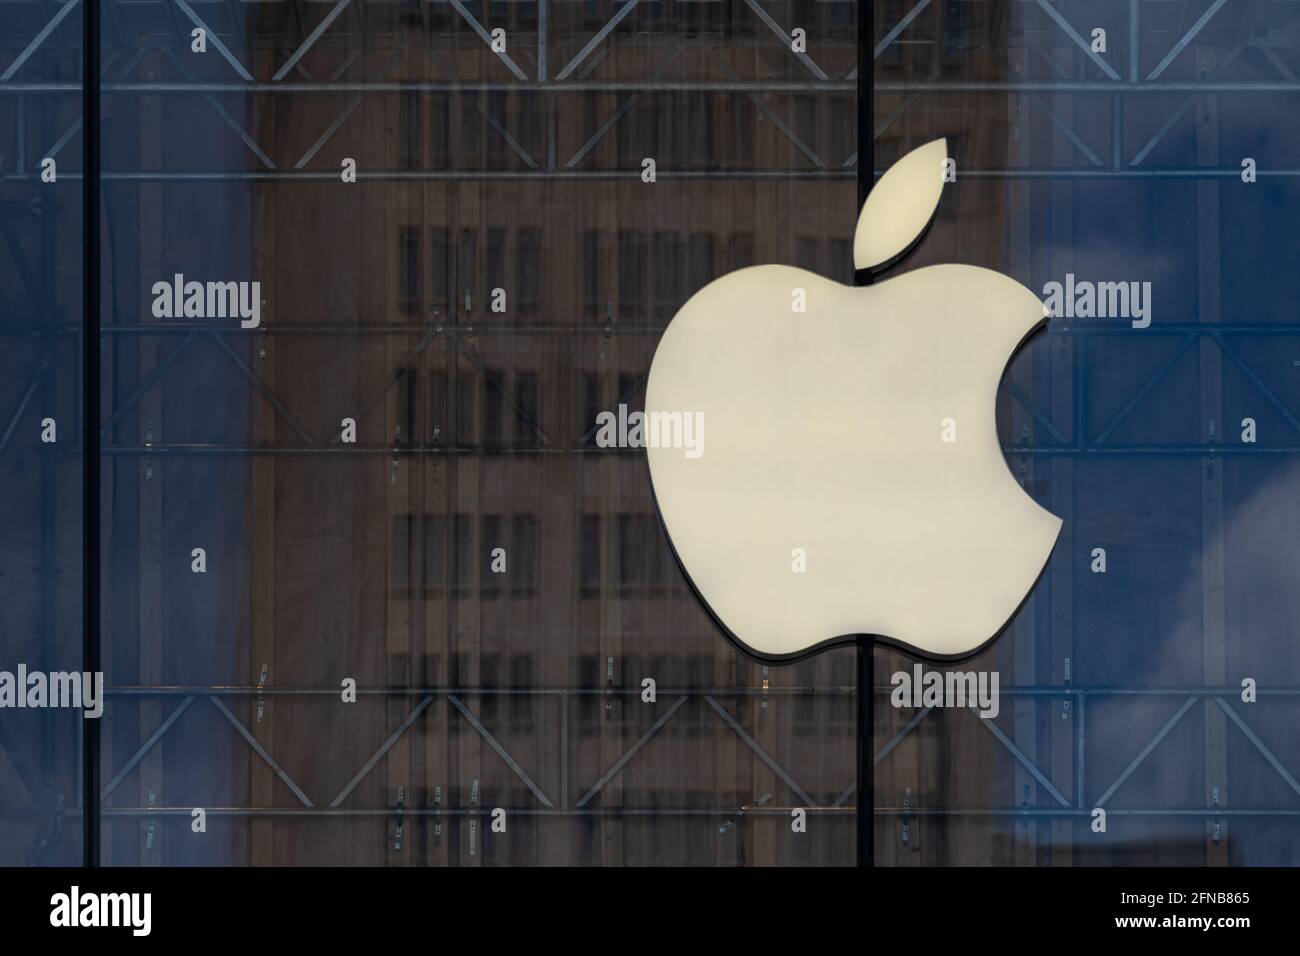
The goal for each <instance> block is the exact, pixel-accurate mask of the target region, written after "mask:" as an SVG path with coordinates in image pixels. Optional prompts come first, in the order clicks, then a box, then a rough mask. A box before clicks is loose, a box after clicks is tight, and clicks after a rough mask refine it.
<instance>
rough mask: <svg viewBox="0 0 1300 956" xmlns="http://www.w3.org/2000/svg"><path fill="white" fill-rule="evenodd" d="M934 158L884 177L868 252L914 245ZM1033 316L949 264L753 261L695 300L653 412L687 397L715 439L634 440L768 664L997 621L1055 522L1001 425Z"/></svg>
mask: <svg viewBox="0 0 1300 956" xmlns="http://www.w3.org/2000/svg"><path fill="white" fill-rule="evenodd" d="M946 158H947V143H946V141H945V140H936V141H934V142H931V143H928V144H926V145H925V146H922V147H920V148H919V149H916V150H914V151H912V152H911V153H909V154H908V155H907V156H905V157H903V158H902V159H901V160H899V161H898V162H897V163H896V164H894V166H892V167H891V168H890V169H889V171H888V172H887V173H886V174H885V175H884V176H883V177H882V178H881V180H880V182H879V183H878V184H877V186H876V188H875V189H873V190H872V191H871V193H870V195H869V198H868V199H867V202H866V204H865V205H864V206H863V209H862V214H861V217H860V218H859V220H858V228H857V233H856V237H855V241H854V260H855V263H856V265H857V267H858V268H859V269H881V270H883V269H884V268H888V267H889V266H891V265H893V264H896V263H897V262H898V261H900V260H901V259H902V258H903V257H904V256H905V255H906V253H907V252H909V251H910V250H911V249H912V248H914V247H915V245H916V243H917V242H919V240H920V238H921V237H922V236H923V234H924V232H925V230H926V227H927V226H928V225H929V223H930V221H931V219H932V218H933V215H934V211H935V209H936V207H937V205H938V201H939V196H940V193H941V192H942V189H943V175H942V172H943V166H944V162H945V160H946ZM800 289H802V290H803V292H804V295H805V297H806V311H804V312H797V311H795V310H794V308H793V306H792V303H794V302H796V301H797V300H798V293H797V292H796V290H800ZM1045 322H1046V317H1045V314H1044V309H1043V304H1042V302H1041V301H1039V299H1038V298H1037V297H1036V296H1035V295H1034V294H1033V293H1032V292H1031V291H1030V290H1029V289H1026V288H1025V287H1024V286H1022V285H1020V284H1019V283H1017V282H1015V281H1014V280H1012V279H1010V278H1008V277H1006V276H1003V275H1001V274H999V273H996V272H992V271H990V270H987V269H981V268H976V267H973V266H964V265H955V264H954V265H939V266H931V267H928V268H924V269H920V270H917V271H915V272H910V273H907V274H905V275H902V276H899V277H897V278H893V279H890V280H888V281H886V282H882V283H880V284H878V285H873V286H869V287H863V288H859V287H853V286H845V285H840V284H838V283H835V282H831V281H829V280H827V279H824V278H822V277H820V276H817V275H814V274H812V273H809V272H804V271H803V270H800V269H794V268H789V267H786V266H778V265H766V266H756V267H753V268H748V269H741V270H739V271H737V272H733V273H731V274H729V275H726V276H723V277H722V278H720V279H718V280H716V281H714V282H712V283H710V284H709V285H707V286H705V287H704V288H703V289H701V290H700V291H699V292H698V293H696V294H695V295H694V296H692V297H691V299H690V300H689V301H688V302H687V303H686V304H685V305H683V306H682V308H681V311H679V312H678V313H677V315H676V316H675V317H674V319H673V321H672V323H671V324H670V325H669V326H668V329H667V330H666V331H665V333H664V335H663V338H662V340H661V341H660V342H659V346H658V349H657V351H656V352H655V356H654V361H653V363H652V364H651V367H650V377H649V380H648V383H647V386H646V413H647V419H649V418H650V416H651V415H653V414H654V413H655V412H659V413H661V414H662V413H672V412H678V413H683V414H690V413H697V414H699V415H700V416H702V420H703V422H704V423H707V426H708V444H707V448H706V449H705V451H704V453H703V454H702V455H700V456H698V457H695V458H690V457H687V455H685V454H684V453H683V450H682V449H681V448H680V447H671V446H668V445H660V446H657V447H656V446H654V445H651V447H648V448H647V450H646V451H647V457H648V460H649V466H650V477H651V483H652V487H653V490H654V496H655V501H656V505H657V507H658V509H659V514H660V517H661V519H662V521H663V525H664V528H665V530H666V532H667V534H668V538H669V541H670V542H671V544H672V547H673V550H674V552H675V554H676V556H677V560H678V562H679V563H680V565H681V566H682V569H683V571H684V572H685V574H686V576H687V577H688V579H689V580H690V583H691V585H692V587H693V589H694V590H695V593H696V594H697V595H698V596H699V598H700V600H701V601H702V602H703V603H704V605H705V606H706V607H707V609H708V610H709V612H710V613H711V614H712V616H713V617H714V619H715V620H716V621H717V622H718V623H719V624H720V625H721V627H722V628H723V629H724V631H725V632H726V633H727V634H728V636H730V637H731V638H732V639H733V640H735V641H736V642H738V643H740V644H741V645H743V646H744V647H745V648H746V649H747V650H749V651H750V652H751V653H754V654H756V655H758V656H760V657H765V658H774V659H779V658H789V657H792V656H797V655H801V654H804V653H806V652H808V651H810V650H813V649H815V648H817V647H820V646H822V645H825V644H828V643H832V642H836V641H843V640H850V639H855V638H857V637H861V636H864V635H870V636H873V637H875V638H876V639H877V640H881V641H885V642H890V643H896V644H900V645H902V646H904V647H906V648H908V649H910V650H913V651H915V652H918V653H920V654H922V655H925V656H930V657H935V658H954V657H960V656H965V655H968V654H970V653H973V652H974V651H976V650H978V649H979V648H980V647H981V646H982V645H983V644H985V643H986V642H988V641H989V640H991V639H992V638H994V637H996V636H997V634H998V633H999V632H1000V631H1001V630H1002V629H1003V628H1004V627H1005V626H1006V624H1007V622H1008V621H1009V620H1010V618H1011V617H1012V616H1013V615H1014V613H1015V612H1016V610H1017V608H1018V607H1019V606H1020V604H1021V603H1022V602H1023V600H1024V599H1025V597H1026V595H1027V594H1028V593H1029V591H1030V590H1031V589H1032V588H1033V586H1034V583H1035V582H1036V581H1037V579H1038V576H1039V575H1040V574H1041V573H1042V570H1043V568H1044V567H1045V566H1046V563H1047V559H1048V557H1049V556H1050V555H1051V552H1052V548H1053V546H1054V545H1055V543H1056V538H1057V534H1058V532H1059V531H1060V528H1061V521H1060V519H1059V518H1057V517H1056V516H1055V515H1053V514H1051V513H1050V512H1048V511H1045V510H1044V509H1043V508H1041V507H1039V505H1038V504H1037V503H1035V502H1034V501H1033V500H1032V499H1031V498H1029V497H1028V496H1027V495H1026V494H1025V492H1024V490H1023V489H1022V488H1021V487H1020V485H1019V484H1018V483H1017V482H1016V480H1015V479H1014V478H1013V477H1012V475H1011V473H1010V471H1009V470H1008V468H1007V465H1006V462H1005V461H1004V460H1003V457H1002V450H1001V447H1000V445H999V442H998V435H997V427H996V423H995V420H994V405H995V399H996V396H997V390H998V383H999V381H1000V380H1001V378H1002V374H1003V372H1004V370H1005V368H1006V366H1007V364H1008V363H1009V362H1010V360H1011V357H1012V355H1013V354H1014V353H1015V351H1016V349H1017V348H1018V347H1019V346H1020V345H1021V344H1022V343H1023V342H1024V341H1025V340H1026V339H1027V338H1028V337H1029V336H1030V335H1031V334H1032V333H1033V332H1034V331H1036V330H1037V329H1038V328H1039V327H1041V326H1042V325H1043V324H1044V323H1045Z"/></svg>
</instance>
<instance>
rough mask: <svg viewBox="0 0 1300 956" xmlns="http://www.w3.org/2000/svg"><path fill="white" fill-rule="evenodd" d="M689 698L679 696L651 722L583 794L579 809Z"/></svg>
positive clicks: (614, 775) (611, 778) (616, 773)
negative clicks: (625, 751)
mask: <svg viewBox="0 0 1300 956" xmlns="http://www.w3.org/2000/svg"><path fill="white" fill-rule="evenodd" d="M688 700H690V698H689V697H687V696H685V695H683V696H681V697H678V698H677V699H676V700H675V701H673V704H672V706H671V707H669V708H668V709H667V710H666V711H664V713H662V714H660V715H659V719H658V720H656V721H655V722H654V723H653V724H651V725H650V727H649V729H647V730H646V732H645V733H643V734H642V735H641V736H640V737H638V738H637V741H636V743H634V744H633V745H632V746H631V747H629V748H628V750H627V753H625V754H623V756H621V757H619V758H618V760H616V761H615V762H614V766H612V767H610V768H609V769H608V770H606V771H605V773H604V774H602V775H601V778H600V779H599V780H597V781H596V782H595V784H593V785H592V788H591V789H590V790H588V791H587V793H586V795H585V796H583V798H582V799H581V800H579V801H578V804H577V807H578V809H579V810H581V809H582V808H583V807H585V806H586V805H587V803H588V802H590V801H591V799H592V798H593V797H594V796H596V794H598V793H600V791H601V788H603V787H604V786H605V784H607V783H609V782H610V781H611V780H613V779H614V778H615V777H616V776H618V773H619V771H621V770H622V769H623V768H624V767H625V766H627V762H628V761H629V760H631V759H632V758H633V757H635V756H636V754H637V751H639V750H640V749H641V748H642V747H644V746H645V745H646V744H647V743H649V742H650V738H651V737H653V736H654V735H655V734H657V733H659V731H661V730H663V728H664V725H665V724H666V723H668V721H670V720H672V719H673V715H674V714H675V713H677V712H678V711H679V710H681V709H682V706H683V705H684V704H685V703H686V702H687V701H688Z"/></svg>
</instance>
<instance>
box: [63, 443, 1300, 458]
mask: <svg viewBox="0 0 1300 956" xmlns="http://www.w3.org/2000/svg"><path fill="white" fill-rule="evenodd" d="M101 452H102V454H104V455H114V456H126V457H132V456H139V455H149V454H153V455H157V456H159V457H164V456H175V455H258V456H265V455H291V456H292V455H299V456H301V455H307V456H312V455H344V456H358V455H359V456H365V455H391V456H392V457H394V458H423V457H429V458H457V457H466V456H481V457H484V458H491V457H493V456H506V455H509V456H515V457H524V458H536V457H541V456H547V455H611V456H616V455H621V456H640V455H643V454H644V453H645V450H644V449H641V448H594V447H579V448H555V447H545V448H535V447H525V446H519V447H516V446H502V447H499V448H490V447H487V446H479V445H461V446H449V445H429V446H416V447H411V446H387V445H368V446H367V445H347V446H343V445H311V446H301V447H299V446H283V445H219V444H213V443H208V442H170V443H166V444H156V445H105V446H103V448H102V449H101ZM1002 453H1003V454H1004V455H1012V456H1025V455H1033V456H1038V457H1043V456H1047V457H1053V458H1062V457H1065V458H1093V457H1107V458H1151V457H1155V458H1216V457H1220V456H1224V457H1240V456H1257V457H1262V458H1268V457H1276V456H1278V455H1300V445H1258V444H1250V445H1247V444H1242V445H1101V446H1092V445H1090V446H1087V447H1085V448H1080V447H1078V446H1069V445H1004V446H1003V447H1002ZM64 454H69V455H75V454H80V449H77V448H73V449H68V450H67V451H65V452H64Z"/></svg>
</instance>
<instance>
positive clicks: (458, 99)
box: [397, 90, 856, 170]
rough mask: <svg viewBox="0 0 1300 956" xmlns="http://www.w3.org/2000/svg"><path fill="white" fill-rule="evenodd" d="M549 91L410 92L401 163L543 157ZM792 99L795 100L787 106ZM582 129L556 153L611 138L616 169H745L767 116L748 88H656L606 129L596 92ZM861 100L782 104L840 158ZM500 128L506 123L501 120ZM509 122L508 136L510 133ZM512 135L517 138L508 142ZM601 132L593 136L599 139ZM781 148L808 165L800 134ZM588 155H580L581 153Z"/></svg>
mask: <svg viewBox="0 0 1300 956" xmlns="http://www.w3.org/2000/svg"><path fill="white" fill-rule="evenodd" d="M545 96H546V94H542V93H529V92H523V91H509V92H507V91H503V90H497V91H492V90H490V91H488V92H486V93H483V94H480V95H479V96H477V97H471V96H469V95H467V94H465V93H428V92H420V91H407V92H404V93H402V94H401V100H400V102H399V104H398V114H397V116H398V122H397V163H398V166H399V167H400V168H403V169H483V168H487V169H500V168H510V167H516V166H519V167H522V166H524V165H527V160H526V159H525V158H524V154H527V156H528V158H529V159H532V160H533V162H534V163H538V164H539V165H544V160H545V158H546V157H545V156H544V154H543V150H544V149H545V148H546V145H545V144H546V143H547V139H546V133H545V130H544V124H545V122H546V118H547V112H546V109H547V103H546V100H545ZM787 101H788V105H787ZM582 110H583V117H582V121H581V137H580V139H579V140H576V141H575V143H573V144H570V145H569V147H568V149H569V150H570V151H573V152H572V155H565V156H561V157H559V158H558V161H559V162H562V163H567V162H569V161H571V160H572V159H574V158H577V159H578V160H579V161H578V162H577V163H575V165H577V166H580V167H581V166H589V165H591V164H592V162H593V160H594V158H595V157H594V156H593V155H592V151H593V150H600V149H601V147H602V146H603V144H604V143H605V142H611V143H613V144H614V153H615V163H616V166H617V168H619V169H636V170H639V169H640V168H641V161H642V160H643V159H645V158H646V157H648V156H649V157H654V159H655V161H656V163H658V164H659V165H660V166H662V167H664V168H669V167H674V168H681V169H705V168H712V167H714V166H722V167H725V168H727V169H746V168H751V167H753V166H754V165H755V162H756V157H757V155H758V154H757V152H756V149H755V140H754V136H755V131H756V130H757V129H760V128H761V125H762V124H764V123H766V122H767V120H766V119H764V118H763V116H762V114H761V113H760V112H759V110H758V109H757V108H756V107H755V105H754V104H753V103H752V102H751V101H750V100H749V98H748V97H747V96H745V95H741V94H730V95H726V94H713V95H701V94H699V93H691V92H680V93H678V92H655V93H654V94H653V95H649V96H645V97H642V98H641V99H640V100H638V102H637V105H636V110H635V112H634V113H632V114H630V115H627V116H624V117H622V118H620V119H619V120H618V122H616V123H615V124H614V126H613V128H612V129H611V130H610V131H609V133H608V134H607V138H606V136H605V135H602V136H599V137H598V134H599V132H600V131H601V130H602V129H604V127H605V125H606V123H607V122H608V121H609V119H610V118H611V117H612V116H613V115H614V114H615V111H616V105H615V103H614V101H610V102H609V103H602V102H601V100H600V99H598V98H597V97H595V96H586V97H584V98H583V100H582ZM853 111H854V105H853V101H852V99H851V98H849V97H847V96H846V97H842V98H840V99H831V98H828V97H826V96H825V95H824V94H823V95H820V96H815V95H812V94H783V97H782V109H781V112H782V113H784V114H786V115H788V116H790V117H791V118H792V119H791V123H792V126H791V129H792V130H793V132H794V134H795V135H796V136H797V137H798V138H799V139H800V140H801V141H802V142H803V143H804V144H805V145H807V146H809V147H810V148H812V149H813V150H814V151H817V150H822V151H828V152H829V156H828V157H822V158H823V159H824V160H827V161H830V160H834V163H833V165H838V164H839V163H841V162H843V161H844V160H845V159H847V158H848V156H849V155H850V154H851V153H852V152H853V151H854V149H856V140H855V135H856V134H855V129H854V117H853ZM497 127H499V129H498V128H497ZM502 130H504V131H505V132H507V133H508V134H509V139H507V137H506V136H505V135H503V133H502ZM510 140H513V143H512V142H510ZM593 140H595V142H593ZM776 142H777V143H778V148H779V149H780V150H781V151H782V153H781V154H779V155H784V154H788V156H789V159H790V161H792V162H795V163H797V164H798V165H807V164H810V163H811V160H809V159H808V158H806V157H804V156H803V155H801V154H800V153H799V151H798V147H797V146H795V144H794V143H793V142H787V141H786V140H785V139H778V140H777V141H776ZM579 153H581V155H580V156H579V155H578V154H579Z"/></svg>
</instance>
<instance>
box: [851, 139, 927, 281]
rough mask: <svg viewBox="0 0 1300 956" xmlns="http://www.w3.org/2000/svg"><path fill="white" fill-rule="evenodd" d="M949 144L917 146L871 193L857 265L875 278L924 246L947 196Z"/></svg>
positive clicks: (857, 238) (857, 237)
mask: <svg viewBox="0 0 1300 956" xmlns="http://www.w3.org/2000/svg"><path fill="white" fill-rule="evenodd" d="M947 159H948V141H947V140H946V139H936V140H932V141H931V142H929V143H926V144H925V145H924V146H918V147H917V148H916V149H914V150H912V151H911V152H910V153H908V154H907V155H906V156H904V157H903V158H902V159H900V160H899V161H898V162H896V163H894V165H892V166H890V167H889V169H887V170H886V171H885V174H884V175H883V176H881V177H880V182H878V183H876V185H875V188H874V189H872V190H871V192H869V193H868V194H867V201H866V202H864V203H863V204H862V213H861V214H860V215H859V216H858V227H857V230H856V231H855V232H854V235H853V265H854V268H856V269H859V270H863V269H865V270H868V271H870V272H871V273H873V274H878V273H881V272H885V271H886V270H888V269H889V268H891V267H892V266H894V265H897V264H898V263H899V262H900V261H901V260H902V259H903V258H904V257H906V256H907V254H908V253H910V252H911V251H912V250H913V249H915V248H916V247H917V245H919V244H920V242H921V239H922V238H923V237H924V236H925V231H926V229H927V228H928V227H929V225H930V223H931V221H933V219H934V213H935V210H936V209H938V207H939V197H940V195H942V193H943V180H944V166H945V162H946V160H947Z"/></svg>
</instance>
